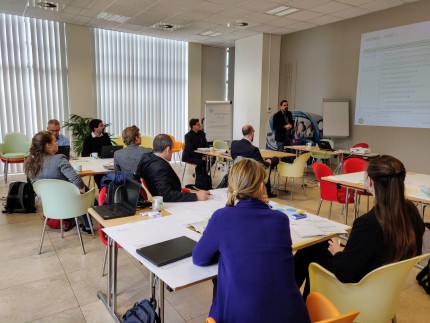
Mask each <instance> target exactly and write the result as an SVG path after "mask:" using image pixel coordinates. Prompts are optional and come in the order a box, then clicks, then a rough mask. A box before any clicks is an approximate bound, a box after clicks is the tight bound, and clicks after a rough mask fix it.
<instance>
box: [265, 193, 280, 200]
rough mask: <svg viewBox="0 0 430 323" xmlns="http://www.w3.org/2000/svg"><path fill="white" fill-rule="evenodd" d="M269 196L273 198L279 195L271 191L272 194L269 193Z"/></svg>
mask: <svg viewBox="0 0 430 323" xmlns="http://www.w3.org/2000/svg"><path fill="white" fill-rule="evenodd" d="M267 197H268V198H269V199H271V198H275V197H278V194H274V193H270V194H268V195H267Z"/></svg>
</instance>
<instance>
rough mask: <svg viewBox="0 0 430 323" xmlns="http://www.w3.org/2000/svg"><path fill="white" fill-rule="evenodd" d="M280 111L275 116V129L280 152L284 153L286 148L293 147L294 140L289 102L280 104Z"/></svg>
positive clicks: (284, 101)
mask: <svg viewBox="0 0 430 323" xmlns="http://www.w3.org/2000/svg"><path fill="white" fill-rule="evenodd" d="M279 107H280V110H279V111H278V112H276V113H275V114H274V115H273V128H274V129H275V140H276V145H277V147H278V151H284V146H291V145H292V144H293V139H294V134H293V130H294V120H293V115H292V114H291V112H290V111H288V101H287V100H282V101H281V103H279Z"/></svg>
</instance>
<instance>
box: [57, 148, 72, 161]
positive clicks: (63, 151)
mask: <svg viewBox="0 0 430 323" xmlns="http://www.w3.org/2000/svg"><path fill="white" fill-rule="evenodd" d="M55 154H62V155H64V156H66V158H67V159H70V146H58V151H57V152H56V153H55Z"/></svg>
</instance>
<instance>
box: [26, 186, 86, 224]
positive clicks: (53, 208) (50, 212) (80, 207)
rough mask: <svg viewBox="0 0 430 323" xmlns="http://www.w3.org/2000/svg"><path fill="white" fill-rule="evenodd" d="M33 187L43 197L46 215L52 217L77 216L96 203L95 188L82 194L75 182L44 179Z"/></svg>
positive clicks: (68, 217)
mask: <svg viewBox="0 0 430 323" xmlns="http://www.w3.org/2000/svg"><path fill="white" fill-rule="evenodd" d="M33 187H34V191H35V192H36V193H37V195H39V196H40V198H41V201H42V207H43V213H44V215H45V216H46V217H47V218H50V219H71V218H75V217H78V216H81V215H83V214H86V213H87V210H88V208H90V207H92V206H93V205H94V188H92V189H91V190H89V191H88V192H86V193H85V194H81V193H80V192H79V189H78V188H77V187H76V186H75V185H74V184H72V183H70V182H67V181H63V180H59V179H43V180H40V181H37V182H35V183H34V184H33Z"/></svg>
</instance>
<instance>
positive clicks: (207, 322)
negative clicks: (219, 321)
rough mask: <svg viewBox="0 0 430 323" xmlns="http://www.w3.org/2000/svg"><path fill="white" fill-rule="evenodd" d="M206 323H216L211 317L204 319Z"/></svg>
mask: <svg viewBox="0 0 430 323" xmlns="http://www.w3.org/2000/svg"><path fill="white" fill-rule="evenodd" d="M206 323H216V321H215V319H213V318H212V317H208V318H207V319H206Z"/></svg>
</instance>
